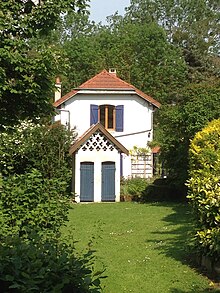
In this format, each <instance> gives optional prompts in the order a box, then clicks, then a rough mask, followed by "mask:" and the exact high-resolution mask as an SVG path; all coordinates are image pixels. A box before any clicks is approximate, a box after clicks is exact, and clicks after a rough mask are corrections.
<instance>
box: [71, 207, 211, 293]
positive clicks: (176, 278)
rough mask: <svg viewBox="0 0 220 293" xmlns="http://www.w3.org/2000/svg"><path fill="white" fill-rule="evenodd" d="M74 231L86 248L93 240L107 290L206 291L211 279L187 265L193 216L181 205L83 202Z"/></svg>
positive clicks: (112, 292)
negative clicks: (103, 268)
mask: <svg viewBox="0 0 220 293" xmlns="http://www.w3.org/2000/svg"><path fill="white" fill-rule="evenodd" d="M69 218H70V223H69V227H67V229H69V230H71V233H73V235H74V238H75V239H76V240H78V243H77V244H76V248H77V250H84V249H86V247H88V243H89V241H90V240H92V247H93V249H95V250H96V253H95V255H96V257H97V263H96V267H97V268H99V267H100V266H101V264H102V263H103V264H104V265H105V266H106V272H105V274H106V275H107V276H108V277H107V278H106V279H103V281H102V285H103V287H104V290H103V292H106V293H123V292H126V293H127V292H132V293H142V292H143V293H145V292H146V293H166V292H171V293H192V292H196V293H205V292H210V291H209V290H208V288H209V282H210V281H209V280H208V279H207V278H205V277H204V276H202V275H200V274H199V273H198V272H196V271H195V270H194V269H192V268H190V267H189V266H188V265H187V262H186V260H185V258H186V256H187V253H186V249H185V244H186V239H187V233H188V231H189V230H190V214H189V211H188V209H187V207H186V206H184V205H181V204H146V205H141V204H136V203H100V204H78V205H74V208H73V209H72V210H71V211H70V216H69Z"/></svg>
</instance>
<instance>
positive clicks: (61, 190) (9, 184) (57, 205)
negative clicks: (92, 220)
mask: <svg viewBox="0 0 220 293" xmlns="http://www.w3.org/2000/svg"><path fill="white" fill-rule="evenodd" d="M65 191H66V182H65V181H64V182H62V181H61V180H60V179H56V178H53V179H47V178H43V176H42V175H41V174H40V172H39V171H37V170H33V171H32V172H30V173H25V174H23V175H13V176H9V177H8V178H6V179H5V180H3V184H2V190H1V197H0V209H1V214H2V216H3V219H4V221H3V222H4V226H5V227H7V230H6V231H5V230H3V229H2V230H1V233H3V235H5V234H10V235H19V236H20V237H31V233H32V232H33V231H35V232H38V233H42V234H44V233H49V232H53V233H58V232H59V229H60V227H61V225H63V224H64V222H65V221H66V220H67V216H68V209H69V202H68V200H67V197H66V193H65Z"/></svg>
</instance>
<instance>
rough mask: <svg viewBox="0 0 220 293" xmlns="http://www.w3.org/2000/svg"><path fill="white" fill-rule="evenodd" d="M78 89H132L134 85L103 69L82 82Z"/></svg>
mask: <svg viewBox="0 0 220 293" xmlns="http://www.w3.org/2000/svg"><path fill="white" fill-rule="evenodd" d="M79 88H80V89H134V87H133V86H132V85H131V84H129V83H127V82H125V81H124V80H122V79H120V78H119V77H117V76H116V74H115V73H109V72H108V71H107V70H105V69H104V70H103V71H101V72H100V73H98V74H97V75H95V76H94V77H92V78H91V79H89V80H87V81H86V82H84V83H83V84H82V85H80V87H79Z"/></svg>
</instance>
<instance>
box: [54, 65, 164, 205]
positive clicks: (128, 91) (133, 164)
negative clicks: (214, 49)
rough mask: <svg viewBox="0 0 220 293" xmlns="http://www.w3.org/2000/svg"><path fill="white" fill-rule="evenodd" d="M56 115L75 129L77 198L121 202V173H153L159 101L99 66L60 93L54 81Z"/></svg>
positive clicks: (74, 176) (147, 175)
mask: <svg viewBox="0 0 220 293" xmlns="http://www.w3.org/2000/svg"><path fill="white" fill-rule="evenodd" d="M56 86H57V92H56V94H55V102H54V106H55V108H56V109H57V113H58V114H57V116H56V117H55V120H56V121H58V120H60V121H61V123H62V124H64V125H68V126H69V127H70V128H75V129H76V131H77V133H78V136H79V139H78V140H77V142H76V143H75V144H74V145H73V146H72V147H71V149H70V153H71V154H72V155H73V190H74V192H75V194H76V195H77V197H76V200H77V201H95V202H99V201H119V200H120V177H121V176H124V177H125V178H127V177H132V176H140V177H145V178H148V177H151V176H152V175H153V155H152V153H151V151H150V149H148V147H147V145H148V142H150V141H152V138H153V113H154V110H155V109H157V108H159V107H160V103H159V102H158V101H156V100H154V99H153V98H151V97H150V96H148V95H146V94H145V93H143V92H142V91H140V90H138V89H137V88H135V87H134V86H133V85H131V84H129V83H127V82H125V81H123V80H122V79H120V78H119V77H117V75H116V71H115V70H110V71H109V72H108V71H106V70H103V71H102V72H100V73H99V74H97V75H96V76H94V77H93V78H91V79H89V80H88V81H86V82H85V83H83V84H82V85H80V86H79V87H78V88H76V89H74V90H72V91H71V92H69V93H68V94H66V95H65V96H63V97H61V83H60V81H59V80H57V84H56Z"/></svg>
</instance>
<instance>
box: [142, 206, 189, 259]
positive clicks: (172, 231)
mask: <svg viewBox="0 0 220 293" xmlns="http://www.w3.org/2000/svg"><path fill="white" fill-rule="evenodd" d="M153 205H156V206H158V207H172V209H173V213H172V214H170V215H168V216H166V217H164V218H162V219H161V221H162V222H164V227H163V228H161V229H160V230H158V231H155V232H152V233H151V235H155V238H154V237H151V239H148V240H146V242H150V243H156V244H157V243H158V245H156V249H158V250H160V252H161V253H163V254H165V255H166V256H169V257H172V258H174V259H176V260H178V261H181V262H182V263H186V262H187V261H188V257H187V256H188V248H187V247H188V240H189V239H190V236H189V233H190V232H191V229H192V224H191V223H192V220H191V218H192V217H191V212H190V208H189V206H187V204H176V203H155V204H153Z"/></svg>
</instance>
